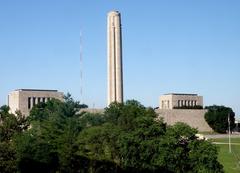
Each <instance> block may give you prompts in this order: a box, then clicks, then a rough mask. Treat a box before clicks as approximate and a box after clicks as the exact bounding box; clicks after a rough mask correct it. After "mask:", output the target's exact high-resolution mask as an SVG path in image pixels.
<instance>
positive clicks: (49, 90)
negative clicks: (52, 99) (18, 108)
mask: <svg viewBox="0 0 240 173" xmlns="http://www.w3.org/2000/svg"><path fill="white" fill-rule="evenodd" d="M15 91H45V92H58V90H47V89H16V90H15Z"/></svg>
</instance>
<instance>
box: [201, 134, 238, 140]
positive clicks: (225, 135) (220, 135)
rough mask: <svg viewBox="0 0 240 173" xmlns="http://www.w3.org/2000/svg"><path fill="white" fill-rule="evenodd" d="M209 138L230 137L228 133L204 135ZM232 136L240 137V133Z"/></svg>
mask: <svg viewBox="0 0 240 173" xmlns="http://www.w3.org/2000/svg"><path fill="white" fill-rule="evenodd" d="M203 136H205V137H206V138H207V139H218V138H228V134H217V135H203ZM231 138H240V134H232V135H231Z"/></svg>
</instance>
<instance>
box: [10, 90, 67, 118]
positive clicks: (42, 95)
mask: <svg viewBox="0 0 240 173" xmlns="http://www.w3.org/2000/svg"><path fill="white" fill-rule="evenodd" d="M52 98H55V99H59V100H63V93H62V92H58V91H57V90H37V89H17V90H15V91H12V92H11V93H10V94H9V95H8V106H9V107H10V113H13V114H15V112H16V111H17V110H19V111H21V113H22V114H23V115H25V116H28V115H29V112H30V110H31V109H32V107H33V106H34V105H36V104H38V103H39V102H47V101H48V100H51V99H52Z"/></svg>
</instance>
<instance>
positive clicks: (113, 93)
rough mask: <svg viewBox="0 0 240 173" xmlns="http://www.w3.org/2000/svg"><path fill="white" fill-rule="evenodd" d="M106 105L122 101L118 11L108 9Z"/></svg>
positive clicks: (120, 33) (120, 35) (119, 17)
mask: <svg viewBox="0 0 240 173" xmlns="http://www.w3.org/2000/svg"><path fill="white" fill-rule="evenodd" d="M107 20H108V21H107V37H108V38H107V40H108V41H107V48H108V76H107V77H108V105H109V104H110V103H112V102H118V103H122V102H123V72H122V31H121V16H120V13H119V12H118V11H110V12H109V13H108V19H107Z"/></svg>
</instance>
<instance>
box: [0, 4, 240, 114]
mask: <svg viewBox="0 0 240 173" xmlns="http://www.w3.org/2000/svg"><path fill="white" fill-rule="evenodd" d="M110 10H119V11H120V12H121V15H122V30H123V31H122V32H123V66H124V99H125V100H126V99H136V100H138V101H140V102H141V103H142V104H144V105H145V106H152V107H156V106H158V104H159V96H160V95H162V94H165V93H171V92H176V93H197V94H200V95H202V96H203V97H204V105H212V104H217V105H225V106H229V107H232V108H233V110H234V111H235V113H236V114H237V115H240V78H239V77H240V1H239V0H230V1H228V0H131V1H130V0H101V1H100V0H85V1H84V0H21V1H20V0H8V1H5V0H0V75H1V76H0V80H1V81H0V105H3V104H5V103H6V102H7V99H6V98H7V94H8V93H9V92H10V91H12V90H15V89H18V88H34V89H58V90H60V91H63V92H65V93H66V92H69V93H71V94H72V96H73V98H75V99H76V100H79V99H80V86H81V84H80V82H81V80H80V58H79V49H80V48H79V47H80V38H79V37H80V36H79V35H80V30H82V35H83V36H82V40H83V83H82V86H83V99H82V100H83V101H84V102H85V103H86V104H88V105H89V106H90V107H92V106H93V105H94V106H95V107H99V108H102V107H105V106H106V102H107V99H106V96H107V48H106V41H107V36H106V29H107V26H106V24H107V20H106V19H107V13H108V11H110Z"/></svg>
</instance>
